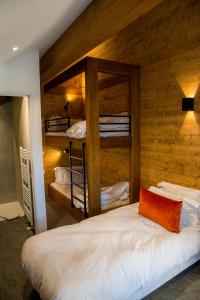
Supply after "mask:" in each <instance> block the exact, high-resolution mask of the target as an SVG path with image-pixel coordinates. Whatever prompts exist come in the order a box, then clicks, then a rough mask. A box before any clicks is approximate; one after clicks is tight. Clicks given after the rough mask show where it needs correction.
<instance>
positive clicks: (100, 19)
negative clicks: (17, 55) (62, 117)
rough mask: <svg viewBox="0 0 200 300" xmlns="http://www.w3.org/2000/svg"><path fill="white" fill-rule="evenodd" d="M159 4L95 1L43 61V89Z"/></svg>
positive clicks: (129, 0) (153, 1) (152, 0)
mask: <svg viewBox="0 0 200 300" xmlns="http://www.w3.org/2000/svg"><path fill="white" fill-rule="evenodd" d="M160 2H162V0H140V1H138V0H124V1H121V0H115V1H113V0H94V1H93V2H92V3H91V4H90V5H89V6H88V8H87V9H86V10H85V11H84V12H83V13H82V14H81V15H80V16H79V18H78V19H77V20H76V21H75V22H74V23H73V24H72V25H71V26H70V27H69V28H68V29H67V30H66V31H65V33H64V34H63V35H62V36H61V37H60V38H59V39H58V40H57V41H56V43H55V44H54V45H53V46H52V47H51V48H50V49H49V51H47V53H46V54H45V55H44V56H43V57H42V59H41V64H40V65H41V83H42V85H43V84H45V83H47V82H48V81H49V80H51V79H52V78H54V77H55V76H56V75H58V74H59V73H61V72H63V70H65V69H66V68H67V67H68V66H70V65H71V64H73V63H74V62H75V61H77V60H78V59H80V58H81V57H83V56H84V55H86V53H88V52H89V51H90V50H92V49H94V48H95V47H96V46H98V45H99V44H101V43H103V42H104V41H105V40H107V39H108V38H110V37H112V36H113V35H115V34H117V33H118V32H119V31H121V30H122V29H124V28H125V27H126V26H128V25H129V24H130V23H132V22H134V21H135V20H137V19H138V18H139V17H141V16H142V15H144V14H146V13H147V12H148V11H150V10H151V9H152V8H153V7H155V6H156V5H158V4H159V3H160Z"/></svg>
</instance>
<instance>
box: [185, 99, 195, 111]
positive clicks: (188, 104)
mask: <svg viewBox="0 0 200 300" xmlns="http://www.w3.org/2000/svg"><path fill="white" fill-rule="evenodd" d="M182 111H194V98H192V97H187V98H183V99H182Z"/></svg>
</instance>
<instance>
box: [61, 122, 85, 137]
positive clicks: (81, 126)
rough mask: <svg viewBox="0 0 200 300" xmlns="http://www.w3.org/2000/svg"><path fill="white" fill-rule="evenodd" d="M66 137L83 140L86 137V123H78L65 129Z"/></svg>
mask: <svg viewBox="0 0 200 300" xmlns="http://www.w3.org/2000/svg"><path fill="white" fill-rule="evenodd" d="M66 132H67V136H68V137H71V138H78V139H83V138H85V137H86V121H78V122H76V123H75V124H73V125H72V126H71V127H70V128H69V129H67V131H66Z"/></svg>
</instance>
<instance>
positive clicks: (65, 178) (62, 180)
mask: <svg viewBox="0 0 200 300" xmlns="http://www.w3.org/2000/svg"><path fill="white" fill-rule="evenodd" d="M73 169H74V170H75V171H79V172H83V171H82V170H83V167H82V166H73ZM54 171H55V182H56V183H57V184H60V185H66V184H71V175H70V169H69V168H68V167H56V168H55V169H54ZM73 181H74V182H75V183H77V184H83V176H80V175H79V174H76V173H73ZM86 182H87V176H86Z"/></svg>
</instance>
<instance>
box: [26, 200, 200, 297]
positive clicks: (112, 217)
mask: <svg viewBox="0 0 200 300" xmlns="http://www.w3.org/2000/svg"><path fill="white" fill-rule="evenodd" d="M198 253H200V228H199V227H186V228H184V229H183V230H182V231H181V233H179V234H176V233H171V232H169V231H167V230H165V229H164V228H162V227H161V226H159V225H158V224H156V223H154V222H152V221H150V220H148V219H146V218H144V217H142V216H140V215H138V213H137V206H135V205H128V206H125V207H122V208H119V209H116V210H114V211H111V212H109V213H106V214H103V215H100V216H97V217H93V218H90V219H87V220H85V221H83V222H81V223H79V224H75V225H70V226H64V227H60V228H57V229H54V230H50V231H47V232H45V233H42V234H39V235H36V236H34V237H31V238H30V239H28V240H27V241H26V243H25V245H24V247H23V251H22V264H23V268H24V270H25V271H26V273H27V275H28V277H29V278H30V280H31V282H32V284H33V286H34V287H35V288H36V289H37V291H38V292H39V293H40V295H41V298H42V299H43V300H72V299H73V300H80V299H88V300H94V299H95V300H111V299H112V300H115V299H116V300H125V299H131V300H134V294H135V293H136V292H137V290H138V289H140V288H141V287H144V286H145V283H146V282H147V281H148V280H150V279H152V280H158V279H159V278H160V277H161V276H162V275H163V274H164V273H165V272H167V271H169V270H171V269H172V268H174V267H176V266H178V265H180V264H181V263H183V262H184V261H186V260H188V259H189V258H190V257H192V256H194V255H196V254H198Z"/></svg>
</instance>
